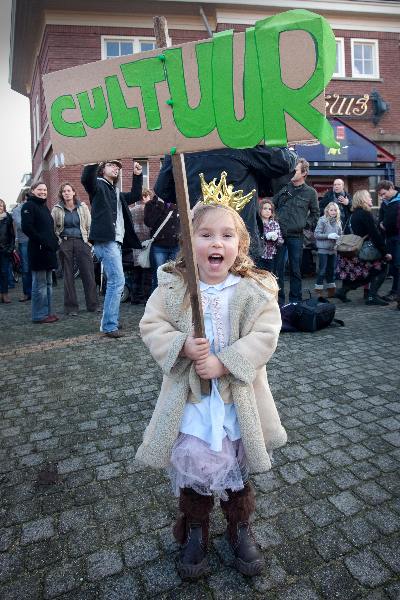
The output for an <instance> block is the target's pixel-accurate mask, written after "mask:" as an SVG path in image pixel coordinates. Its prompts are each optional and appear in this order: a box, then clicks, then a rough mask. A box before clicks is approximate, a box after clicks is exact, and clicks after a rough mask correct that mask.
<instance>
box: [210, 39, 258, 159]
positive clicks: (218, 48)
mask: <svg viewBox="0 0 400 600" xmlns="http://www.w3.org/2000/svg"><path fill="white" fill-rule="evenodd" d="M245 40H246V42H245V44H246V45H245V55H244V72H243V103H244V117H243V118H242V119H240V120H238V119H237V118H236V114H235V102H234V95H233V70H234V68H233V60H234V58H233V32H232V31H224V32H222V33H218V34H217V35H215V36H214V41H213V45H214V48H213V58H212V63H213V71H212V76H213V97H214V110H215V120H216V122H217V129H218V134H219V137H220V138H221V141H222V142H223V143H224V144H225V145H226V146H231V147H232V148H252V147H253V146H256V145H257V144H259V143H260V142H261V140H262V139H263V137H264V132H263V118H262V101H261V100H262V97H261V83H260V77H259V73H258V63H257V52H256V44H255V36H254V28H250V29H247V31H246V38H245ZM266 56H268V54H267V55H266Z"/></svg>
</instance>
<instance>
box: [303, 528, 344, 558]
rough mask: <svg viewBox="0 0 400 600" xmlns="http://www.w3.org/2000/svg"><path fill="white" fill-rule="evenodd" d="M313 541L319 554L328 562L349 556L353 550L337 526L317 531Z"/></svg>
mask: <svg viewBox="0 0 400 600" xmlns="http://www.w3.org/2000/svg"><path fill="white" fill-rule="evenodd" d="M311 539H312V542H313V544H314V546H315V547H316V549H317V550H318V552H319V554H320V555H321V556H322V558H323V559H324V560H326V561H328V560H334V559H336V558H338V557H340V556H342V555H344V554H347V553H348V552H350V550H352V548H353V546H352V545H351V544H350V543H349V542H348V541H347V540H346V538H345V537H344V535H343V534H342V533H341V532H340V531H339V530H338V529H337V527H336V526H335V525H331V526H330V527H324V528H323V529H321V530H317V531H316V532H315V533H314V534H313V535H312V538H311Z"/></svg>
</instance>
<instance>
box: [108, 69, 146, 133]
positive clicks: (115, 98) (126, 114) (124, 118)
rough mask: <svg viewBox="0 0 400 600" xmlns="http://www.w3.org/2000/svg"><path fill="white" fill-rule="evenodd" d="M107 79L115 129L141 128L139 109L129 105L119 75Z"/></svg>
mask: <svg viewBox="0 0 400 600" xmlns="http://www.w3.org/2000/svg"><path fill="white" fill-rule="evenodd" d="M105 81H106V88H107V97H108V105H109V107H110V112H111V118H112V122H113V127H114V128H115V129H125V128H126V129H139V128H140V116H139V111H138V109H137V108H136V107H132V108H128V107H127V105H126V102H125V98H124V95H123V93H122V90H121V86H120V83H119V80H118V77H117V75H111V76H110V77H106V78H105Z"/></svg>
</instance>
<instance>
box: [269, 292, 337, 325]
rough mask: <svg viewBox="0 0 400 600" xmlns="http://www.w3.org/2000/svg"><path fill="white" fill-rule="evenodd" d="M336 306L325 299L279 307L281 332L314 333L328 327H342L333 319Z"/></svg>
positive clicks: (310, 299) (314, 299)
mask: <svg viewBox="0 0 400 600" xmlns="http://www.w3.org/2000/svg"><path fill="white" fill-rule="evenodd" d="M335 311H336V305H335V304H331V303H330V302H329V300H326V299H325V298H322V297H320V298H309V299H308V300H302V301H301V302H290V303H289V304H285V305H284V306H281V316H282V329H281V331H282V332H288V331H292V332H293V331H308V332H314V331H318V330H319V329H324V328H325V327H329V326H330V325H339V326H341V327H343V326H344V323H343V321H341V320H340V319H335Z"/></svg>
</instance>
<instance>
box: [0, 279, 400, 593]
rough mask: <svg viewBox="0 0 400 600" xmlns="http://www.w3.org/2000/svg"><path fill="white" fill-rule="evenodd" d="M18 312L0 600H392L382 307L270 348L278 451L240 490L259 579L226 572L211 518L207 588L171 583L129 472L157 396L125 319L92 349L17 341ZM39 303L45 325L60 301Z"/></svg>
mask: <svg viewBox="0 0 400 600" xmlns="http://www.w3.org/2000/svg"><path fill="white" fill-rule="evenodd" d="M386 289H387V286H386ZM18 294H19V290H15V292H14V293H13V298H14V302H13V304H12V305H10V306H5V305H2V306H0V317H1V323H2V326H1V337H2V344H1V350H0V353H1V355H2V356H1V360H2V378H1V388H2V394H1V401H0V414H1V425H0V427H1V446H0V451H1V470H0V482H1V508H0V510H1V525H0V564H1V566H0V581H1V589H0V597H1V598H4V599H5V600H25V599H29V600H33V599H36V598H45V599H50V598H62V599H65V600H67V599H68V600H90V599H92V598H96V599H97V598H101V599H104V600H128V599H129V600H132V599H135V598H141V599H142V598H162V599H165V600H167V599H171V600H172V599H175V600H179V599H185V600H186V599H189V600H191V599H194V600H197V599H199V600H200V599H216V600H218V599H220V598H223V599H224V600H228V599H230V598H247V599H248V598H267V599H271V600H314V599H328V600H331V599H334V598H339V599H340V600H349V599H352V598H366V599H368V600H385V599H390V600H395V599H398V598H400V580H399V573H400V543H399V529H400V501H399V466H400V435H399V426H400V402H399V358H400V349H399V325H400V311H398V310H395V307H394V305H391V306H389V307H386V308H381V307H367V306H364V305H363V303H362V301H361V298H360V296H361V292H360V291H356V292H353V293H352V295H351V296H350V297H351V298H353V302H352V304H350V305H339V306H338V311H337V316H338V317H339V318H342V319H343V320H344V321H345V323H346V327H345V328H343V329H341V328H331V329H328V330H325V331H321V332H317V333H315V334H285V335H283V336H281V339H280V341H279V346H278V350H277V352H276V354H275V356H274V357H273V359H272V361H271V363H270V366H269V379H270V384H271V388H272V391H273V394H274V396H275V398H276V400H277V404H278V406H279V410H280V414H281V417H282V420H283V423H284V425H285V427H286V429H287V431H288V435H289V443H288V445H287V446H286V447H285V448H283V449H281V450H279V451H276V452H275V453H274V469H273V471H272V472H270V473H268V474H264V475H259V476H257V477H255V484H256V488H257V512H256V516H255V523H254V530H255V533H256V535H257V538H258V540H259V542H260V544H261V546H262V549H263V551H264V554H265V558H266V563H267V568H266V570H265V574H264V575H262V576H260V577H256V578H254V579H252V580H249V579H246V578H244V577H242V576H241V575H239V574H237V573H236V572H235V571H233V569H232V568H231V562H232V556H231V554H230V551H229V549H228V548H227V544H226V542H225V540H224V537H223V532H224V522H223V518H222V516H221V514H220V511H219V510H215V511H214V515H213V522H212V532H213V535H212V543H211V550H210V563H211V573H210V575H209V576H208V577H206V578H204V579H202V580H200V581H199V582H196V583H185V582H182V581H181V580H180V578H179V577H178V575H177V573H176V571H175V568H174V560H175V556H176V552H177V548H176V546H175V544H174V542H173V540H172V536H171V530H170V526H171V522H172V520H173V516H174V514H175V509H176V501H175V500H174V499H173V498H171V495H170V493H169V489H168V482H167V480H166V477H165V476H164V475H163V474H161V473H159V472H155V471H151V470H150V469H142V468H141V467H139V466H137V465H136V464H135V463H134V460H133V457H134V453H135V449H136V447H137V446H138V444H139V443H140V440H141V436H142V432H143V429H144V427H145V425H146V423H147V421H148V419H149V417H150V414H151V412H152V407H153V405H154V401H155V398H156V396H157V390H158V387H159V384H160V373H159V371H158V369H157V368H155V365H154V363H153V361H152V359H151V358H150V356H149V354H148V352H147V350H146V349H145V347H144V346H143V344H142V342H141V340H140V337H139V335H138V327H137V325H138V321H139V319H140V317H141V313H142V310H143V308H142V307H137V306H131V305H123V307H122V319H123V324H124V329H125V331H126V333H127V335H126V337H125V338H124V339H121V340H109V339H105V338H101V337H100V336H99V334H98V333H97V328H98V315H92V314H89V313H86V312H84V311H81V312H80V313H79V316H78V317H76V318H73V317H69V318H63V319H62V320H61V321H60V322H58V323H56V324H53V325H40V326H38V325H34V324H32V323H31V322H30V318H29V317H30V307H29V306H27V305H21V304H18V303H17V302H16V301H15V298H16V297H17V296H18ZM55 297H56V308H57V309H59V310H60V312H61V303H62V286H60V285H59V286H58V288H56V289H55Z"/></svg>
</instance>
